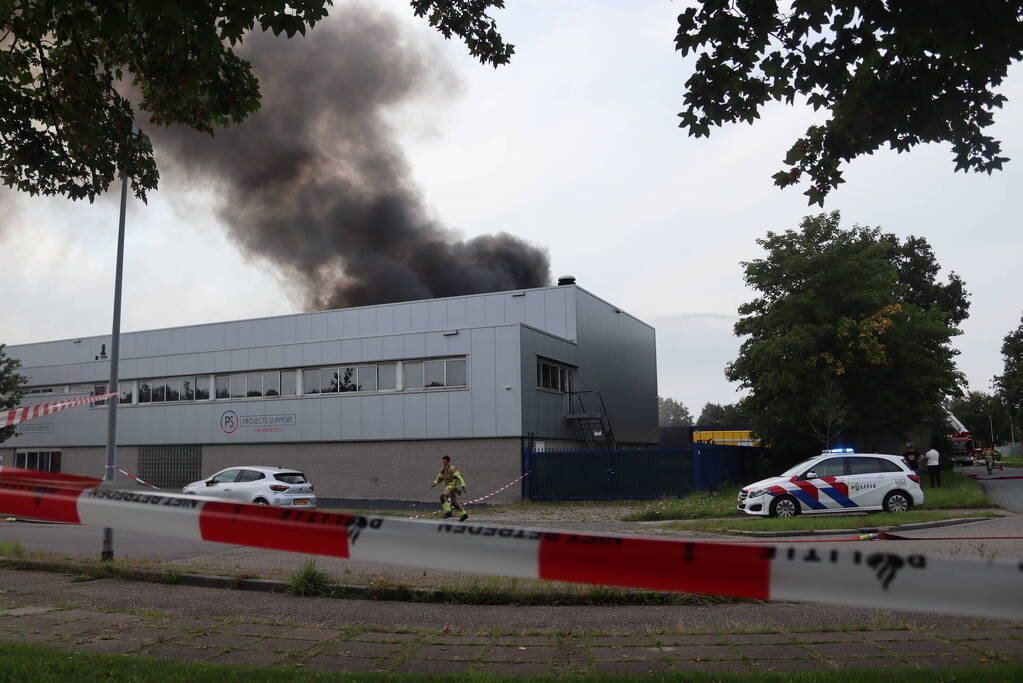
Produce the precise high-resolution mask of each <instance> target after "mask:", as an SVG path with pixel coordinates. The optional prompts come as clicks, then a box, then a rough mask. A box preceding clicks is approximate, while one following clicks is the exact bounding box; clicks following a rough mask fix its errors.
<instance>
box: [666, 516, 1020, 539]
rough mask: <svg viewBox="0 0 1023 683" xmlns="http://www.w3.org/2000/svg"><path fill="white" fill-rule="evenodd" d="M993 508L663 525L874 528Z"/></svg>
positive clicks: (727, 530)
mask: <svg viewBox="0 0 1023 683" xmlns="http://www.w3.org/2000/svg"><path fill="white" fill-rule="evenodd" d="M999 515H1001V513H1000V512H997V511H993V510H985V511H980V510H975V511H971V512H952V511H944V510H910V511H909V512H878V513H874V514H867V515H862V514H828V515H799V516H798V517H789V518H787V519H778V518H770V517H754V516H753V515H743V516H741V517H740V516H736V517H732V518H728V519H693V520H678V521H672V522H668V523H667V524H665V525H664V527H663V528H666V529H673V530H677V531H708V532H716V533H723V534H731V533H740V534H741V533H750V532H757V531H831V530H842V529H848V530H850V531H854V530H857V529H871V528H878V527H887V526H898V525H901V524H917V523H921V522H937V521H940V520H943V519H961V518H964V517H967V518H968V517H991V516H999Z"/></svg>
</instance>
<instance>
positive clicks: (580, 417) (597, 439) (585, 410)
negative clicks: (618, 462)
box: [563, 391, 615, 449]
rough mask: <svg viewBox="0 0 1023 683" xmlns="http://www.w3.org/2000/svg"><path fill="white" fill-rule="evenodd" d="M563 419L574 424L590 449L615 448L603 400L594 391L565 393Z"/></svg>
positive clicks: (613, 436)
mask: <svg viewBox="0 0 1023 683" xmlns="http://www.w3.org/2000/svg"><path fill="white" fill-rule="evenodd" d="M563 417H564V418H565V419H566V420H571V421H572V422H575V424H576V427H577V428H578V429H579V434H580V435H581V436H582V438H583V441H585V442H586V444H587V445H588V446H590V447H593V446H596V445H598V444H602V445H604V446H605V447H606V448H608V449H613V448H614V447H615V435H614V432H613V431H612V429H611V420H610V419H609V418H608V416H607V410H606V409H605V408H604V399H603V398H602V397H601V395H600V393H599V392H596V391H566V392H565V398H564V410H563Z"/></svg>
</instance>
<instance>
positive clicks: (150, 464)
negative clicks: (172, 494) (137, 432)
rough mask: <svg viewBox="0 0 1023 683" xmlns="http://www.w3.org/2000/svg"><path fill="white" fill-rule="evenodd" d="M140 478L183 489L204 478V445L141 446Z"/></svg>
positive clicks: (163, 485)
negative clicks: (186, 485)
mask: <svg viewBox="0 0 1023 683" xmlns="http://www.w3.org/2000/svg"><path fill="white" fill-rule="evenodd" d="M138 477H139V479H142V480H143V481H148V482H149V483H150V484H152V485H153V486H157V487H159V488H161V489H181V488H182V487H183V486H184V485H185V484H190V483H192V482H193V481H197V480H199V479H201V478H202V446H139V473H138Z"/></svg>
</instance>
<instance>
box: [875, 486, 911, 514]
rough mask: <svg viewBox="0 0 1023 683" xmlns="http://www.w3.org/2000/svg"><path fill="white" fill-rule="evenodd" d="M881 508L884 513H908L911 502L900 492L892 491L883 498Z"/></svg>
mask: <svg viewBox="0 0 1023 683" xmlns="http://www.w3.org/2000/svg"><path fill="white" fill-rule="evenodd" d="M882 506H883V507H884V511H885V512H908V511H909V509H910V508H911V507H913V501H912V499H911V498H910V497H909V496H908V495H906V494H905V493H903V492H902V491H892V492H890V493H889V494H888V495H886V496H885V497H884V502H883V503H882Z"/></svg>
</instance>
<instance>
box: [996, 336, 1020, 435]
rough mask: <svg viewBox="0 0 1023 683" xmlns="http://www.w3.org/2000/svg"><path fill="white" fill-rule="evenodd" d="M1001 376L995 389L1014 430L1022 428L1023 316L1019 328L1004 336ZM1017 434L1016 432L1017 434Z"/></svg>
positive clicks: (997, 379) (997, 378)
mask: <svg viewBox="0 0 1023 683" xmlns="http://www.w3.org/2000/svg"><path fill="white" fill-rule="evenodd" d="M1002 360H1003V361H1004V363H1005V366H1004V370H1003V371H1002V374H1001V375H998V376H996V377H995V389H996V390H997V391H998V395H999V397H1000V398H1001V400H1002V401H1003V402H1004V404H1005V406H1006V407H1007V409H1008V410H1009V412H1010V414H1011V415H1012V418H1013V421H1014V423H1015V425H1016V426H1015V427H1014V429H1020V428H1021V427H1023V425H1021V423H1023V316H1021V317H1020V322H1019V327H1017V328H1016V329H1015V330H1013V331H1012V332H1010V333H1009V334H1007V335H1005V339H1004V341H1003V342H1002ZM1017 433H1018V432H1017Z"/></svg>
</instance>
